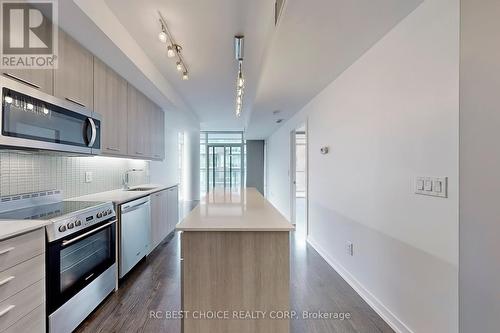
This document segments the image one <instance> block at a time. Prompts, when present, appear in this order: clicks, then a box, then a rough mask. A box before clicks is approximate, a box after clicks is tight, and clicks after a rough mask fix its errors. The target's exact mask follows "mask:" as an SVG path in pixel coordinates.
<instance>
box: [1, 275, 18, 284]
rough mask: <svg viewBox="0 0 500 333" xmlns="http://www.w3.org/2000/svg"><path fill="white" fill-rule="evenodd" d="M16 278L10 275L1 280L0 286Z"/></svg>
mask: <svg viewBox="0 0 500 333" xmlns="http://www.w3.org/2000/svg"><path fill="white" fill-rule="evenodd" d="M15 278H16V277H15V276H9V277H7V278H5V279H3V280H2V281H0V286H3V285H4V284H6V283H7V282H10V281H12V280H14V279H15Z"/></svg>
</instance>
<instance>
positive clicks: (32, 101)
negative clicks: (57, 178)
mask: <svg viewBox="0 0 500 333" xmlns="http://www.w3.org/2000/svg"><path fill="white" fill-rule="evenodd" d="M0 82H1V84H0V89H1V94H2V99H1V106H2V109H1V117H0V126H1V132H0V146H6V147H15V148H21V149H42V150H55V151H64V152H73V153H78V154H94V155H95V154H100V151H101V116H100V115H99V114H97V113H95V112H92V111H91V110H89V109H87V108H86V107H84V106H81V105H78V104H77V103H75V102H72V101H69V100H62V99H59V98H56V97H54V96H52V95H49V94H46V93H44V92H41V91H39V90H37V89H34V88H31V87H29V86H27V85H25V84H22V83H19V82H17V81H15V80H12V79H8V78H6V77H1V78H0Z"/></svg>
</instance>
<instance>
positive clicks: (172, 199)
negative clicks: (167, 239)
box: [167, 186, 179, 234]
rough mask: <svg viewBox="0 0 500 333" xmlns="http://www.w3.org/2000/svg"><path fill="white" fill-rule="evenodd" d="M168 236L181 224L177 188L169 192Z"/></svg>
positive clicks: (170, 189)
mask: <svg viewBox="0 0 500 333" xmlns="http://www.w3.org/2000/svg"><path fill="white" fill-rule="evenodd" d="M167 209H168V211H167V220H168V222H167V226H168V230H167V234H169V233H170V232H172V231H173V230H175V226H176V225H177V222H179V198H178V189H177V186H174V187H172V188H169V189H168V192H167Z"/></svg>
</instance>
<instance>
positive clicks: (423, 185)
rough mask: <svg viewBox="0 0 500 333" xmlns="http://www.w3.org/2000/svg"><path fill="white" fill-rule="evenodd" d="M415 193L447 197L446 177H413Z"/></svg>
mask: <svg viewBox="0 0 500 333" xmlns="http://www.w3.org/2000/svg"><path fill="white" fill-rule="evenodd" d="M415 193H416V194H421V195H429V196H433V197H440V198H448V177H425V176H417V177H415Z"/></svg>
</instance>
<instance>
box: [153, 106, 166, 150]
mask: <svg viewBox="0 0 500 333" xmlns="http://www.w3.org/2000/svg"><path fill="white" fill-rule="evenodd" d="M150 120H151V125H150V128H151V157H152V158H153V159H155V160H163V159H164V158H165V130H164V129H165V113H163V111H162V110H161V109H160V107H159V106H157V105H156V104H154V103H153V105H152V109H151V116H150Z"/></svg>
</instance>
